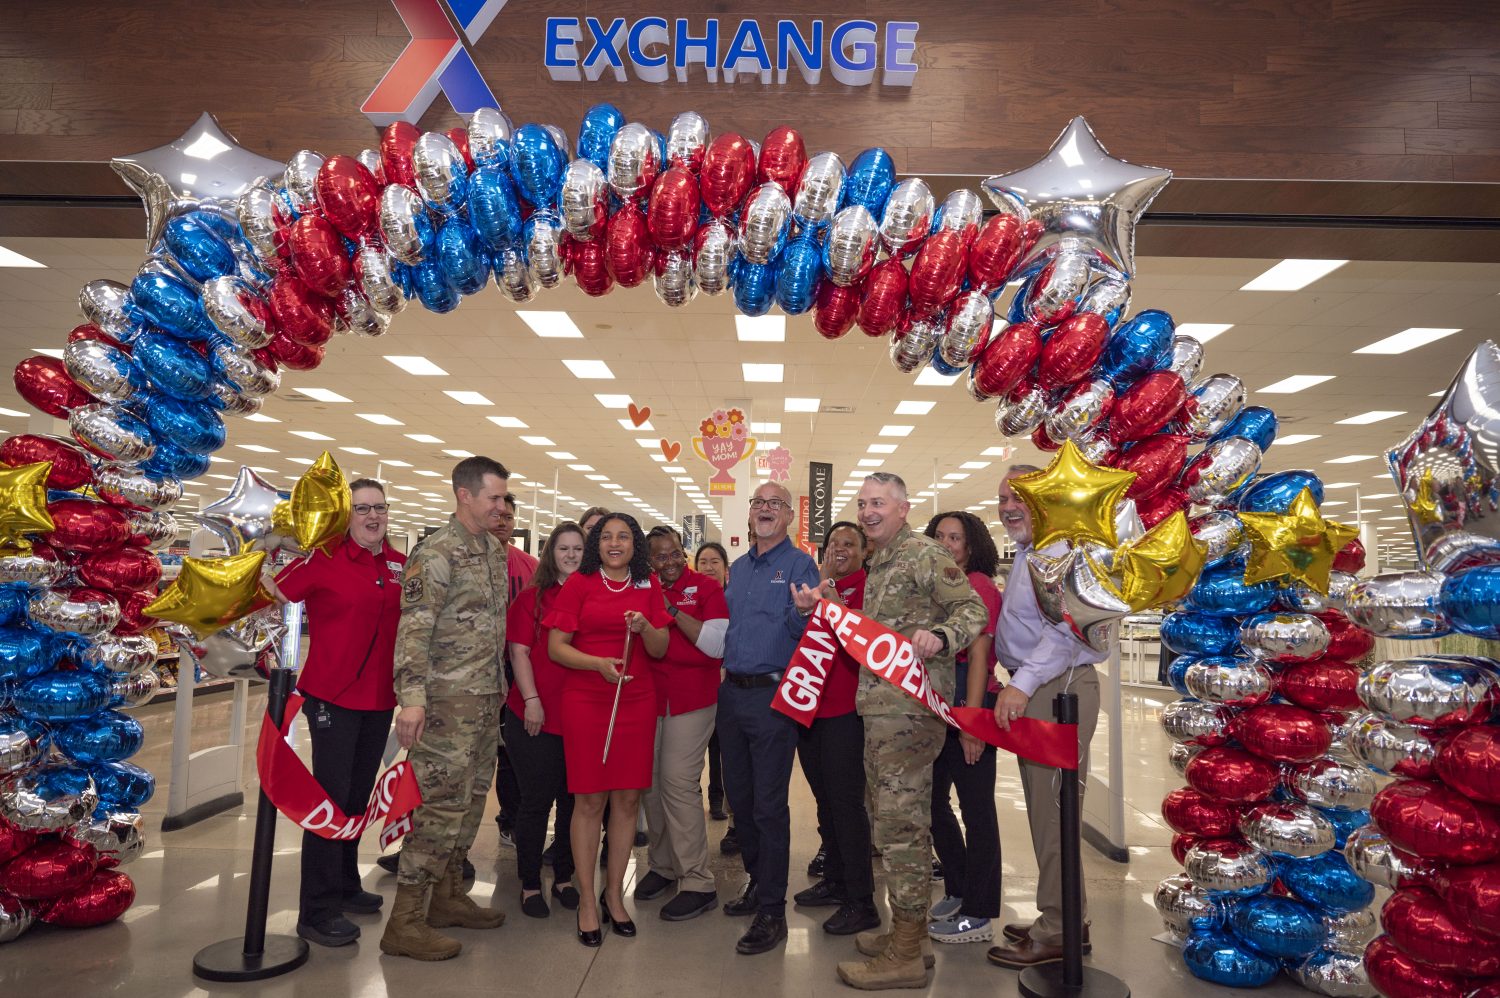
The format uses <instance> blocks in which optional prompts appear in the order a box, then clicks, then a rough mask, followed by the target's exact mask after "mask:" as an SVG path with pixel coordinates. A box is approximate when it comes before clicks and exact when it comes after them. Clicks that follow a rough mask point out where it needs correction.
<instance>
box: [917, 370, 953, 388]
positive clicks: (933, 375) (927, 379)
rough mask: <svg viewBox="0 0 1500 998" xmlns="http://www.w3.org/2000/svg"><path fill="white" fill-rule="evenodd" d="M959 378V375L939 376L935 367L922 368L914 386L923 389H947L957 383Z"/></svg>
mask: <svg viewBox="0 0 1500 998" xmlns="http://www.w3.org/2000/svg"><path fill="white" fill-rule="evenodd" d="M958 378H959V376H958V375H957V374H954V375H947V374H939V373H938V372H937V368H935V367H924V368H922V373H921V374H919V375H917V380H916V381H913V382H912V384H914V385H917V386H918V387H921V388H947V387H948V386H949V385H951V384H953V382H955V381H957V380H958Z"/></svg>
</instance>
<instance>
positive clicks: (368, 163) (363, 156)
mask: <svg viewBox="0 0 1500 998" xmlns="http://www.w3.org/2000/svg"><path fill="white" fill-rule="evenodd" d="M469 141H470V144H472V143H473V139H472V138H471V139H470V140H469ZM354 158H355V159H356V160H357V161H358V162H359V165H360V166H362V167H364V168H365V169H366V170H369V171H370V176H372V177H374V178H375V182H376V183H377V184H380V185H381V186H382V187H384V186H385V163H384V162H382V161H381V159H380V150H379V149H361V150H360V151H359V152H357V153H355V154H354Z"/></svg>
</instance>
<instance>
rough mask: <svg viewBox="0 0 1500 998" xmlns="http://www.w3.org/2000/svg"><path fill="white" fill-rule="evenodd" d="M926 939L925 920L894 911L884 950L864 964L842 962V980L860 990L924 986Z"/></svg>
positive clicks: (840, 973)
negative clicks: (923, 948) (923, 947)
mask: <svg viewBox="0 0 1500 998" xmlns="http://www.w3.org/2000/svg"><path fill="white" fill-rule="evenodd" d="M926 938H927V922H926V920H925V919H921V918H912V917H910V916H909V915H904V914H901V913H896V912H893V913H892V916H891V932H890V935H889V937H888V939H887V942H886V947H885V949H884V950H883V951H882V952H880V953H879V954H878V955H876V956H875V957H873V958H872V959H870V960H866V961H865V962H863V963H855V962H854V961H852V960H851V961H847V962H844V963H841V964H839V967H838V970H839V980H841V981H843V982H844V983H845V984H847V985H849V986H850V987H851V988H858V989H859V990H861V991H885V990H888V989H890V988H925V987H926V986H927V966H926V962H925V960H924V959H923V953H922V943H923V941H924V940H925V939H926ZM856 945H858V943H856Z"/></svg>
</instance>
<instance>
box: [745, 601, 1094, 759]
mask: <svg viewBox="0 0 1500 998" xmlns="http://www.w3.org/2000/svg"><path fill="white" fill-rule="evenodd" d="M840 650H843V651H844V652H846V653H847V654H848V655H849V657H850V658H852V659H854V660H855V661H856V662H858V663H859V664H860V666H861V667H863V668H866V669H869V670H870V671H871V672H873V673H875V674H876V675H877V676H879V677H880V678H881V679H884V680H885V681H886V682H888V683H890V684H891V685H892V686H895V687H896V688H898V689H901V690H904V691H905V692H906V693H907V695H908V696H910V697H911V698H912V699H913V700H916V701H917V702H918V703H920V704H923V705H924V706H926V707H927V709H928V710H930V711H932V712H933V713H934V714H936V715H937V716H938V717H941V718H942V719H943V720H944V721H945V722H946V723H948V724H950V725H952V726H953V727H955V728H957V729H958V730H960V731H962V732H964V733H965V734H969V735H973V736H974V737H975V738H978V739H979V740H980V741H982V742H986V743H988V744H990V745H994V746H995V747H997V748H1002V749H1005V750H1006V751H1007V752H1013V753H1015V754H1016V755H1018V756H1020V757H1021V758H1023V759H1030V760H1031V761H1032V762H1035V763H1039V764H1040V765H1043V766H1052V767H1054V768H1056V769H1077V768H1078V725H1076V724H1058V723H1057V722H1056V721H1042V720H1038V719H1036V718H1031V717H1020V718H1017V719H1016V720H1014V721H1012V722H1010V730H1009V731H1002V730H1001V729H1000V725H998V724H996V723H995V715H994V712H993V711H989V710H985V709H984V708H983V707H950V706H949V705H948V701H946V700H944V699H943V697H942V694H940V693H938V691H937V690H935V689H933V687H932V682H931V680H930V679H929V677H928V675H927V667H926V666H925V665H923V664H922V660H921V659H920V658H918V657H917V653H916V650H915V649H914V648H912V646H911V640H910V639H909V638H907V637H905V636H903V635H901V634H900V633H898V632H896V631H893V630H891V629H890V628H889V627H886V626H885V625H884V624H881V623H878V622H876V621H874V620H871V619H870V618H869V617H866V616H865V615H864V614H862V613H860V612H859V611H858V610H850V609H848V608H846V607H843V606H840V605H839V604H838V603H834V602H832V601H831V600H822V601H820V602H819V603H818V606H817V609H816V610H814V611H813V615H812V619H810V620H809V621H808V622H807V630H805V631H804V632H803V633H802V640H801V641H800V642H798V644H797V650H796V651H795V652H794V653H793V654H792V660H791V661H790V662H789V663H787V667H786V671H785V672H784V673H783V674H782V678H781V685H779V686H778V687H777V688H776V697H775V699H773V700H772V701H771V708H772V709H773V710H777V711H780V712H781V713H783V714H785V715H786V716H787V717H790V718H791V719H792V720H794V721H796V722H797V723H798V724H800V725H802V726H803V727H804V728H805V727H807V726H809V725H811V724H812V722H813V718H814V717H815V716H816V715H817V713H818V703H819V701H820V700H822V698H823V684H824V682H825V681H826V680H827V678H828V666H829V664H830V663H831V662H832V661H833V659H834V657H835V656H836V655H837V654H838V652H839V651H840Z"/></svg>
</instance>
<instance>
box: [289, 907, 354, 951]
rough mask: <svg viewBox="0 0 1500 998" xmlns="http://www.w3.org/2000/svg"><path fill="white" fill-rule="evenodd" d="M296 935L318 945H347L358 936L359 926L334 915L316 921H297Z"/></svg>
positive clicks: (341, 916)
mask: <svg viewBox="0 0 1500 998" xmlns="http://www.w3.org/2000/svg"><path fill="white" fill-rule="evenodd" d="M297 935H299V936H301V937H302V938H303V939H306V940H307V941H308V942H312V943H317V944H318V945H319V946H348V945H349V944H350V943H352V942H354V941H355V940H356V939H358V938H359V926H357V925H355V924H354V923H353V922H351V921H349V920H348V919H347V918H345V917H344V916H343V915H335V916H334V917H333V918H326V919H324V920H323V921H321V922H317V923H309V922H298V923H297Z"/></svg>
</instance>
